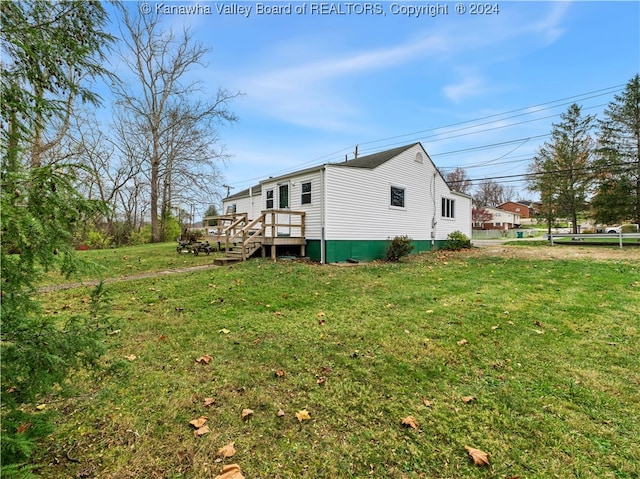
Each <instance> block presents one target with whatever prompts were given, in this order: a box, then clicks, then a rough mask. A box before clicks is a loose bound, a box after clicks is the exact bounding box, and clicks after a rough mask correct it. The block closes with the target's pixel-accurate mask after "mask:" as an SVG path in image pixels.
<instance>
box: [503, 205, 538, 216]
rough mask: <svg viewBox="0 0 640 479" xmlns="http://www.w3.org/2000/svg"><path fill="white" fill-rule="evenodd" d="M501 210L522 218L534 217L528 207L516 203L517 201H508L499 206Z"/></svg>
mask: <svg viewBox="0 0 640 479" xmlns="http://www.w3.org/2000/svg"><path fill="white" fill-rule="evenodd" d="M499 209H501V210H504V211H510V212H512V213H516V214H517V215H519V216H520V218H529V217H531V216H532V214H531V212H530V211H529V207H528V206H527V205H523V204H521V203H516V202H515V201H507V202H506V203H502V204H501V205H500V206H499Z"/></svg>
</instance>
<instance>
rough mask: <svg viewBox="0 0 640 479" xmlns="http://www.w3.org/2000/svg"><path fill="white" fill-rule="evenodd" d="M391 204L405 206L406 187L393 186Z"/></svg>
mask: <svg viewBox="0 0 640 479" xmlns="http://www.w3.org/2000/svg"><path fill="white" fill-rule="evenodd" d="M391 206H397V207H398V208H404V188H398V187H397V186H392V187H391Z"/></svg>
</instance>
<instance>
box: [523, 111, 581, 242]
mask: <svg viewBox="0 0 640 479" xmlns="http://www.w3.org/2000/svg"><path fill="white" fill-rule="evenodd" d="M560 119H561V120H562V121H561V122H560V123H558V124H555V123H554V125H553V128H552V130H551V141H550V142H546V143H545V144H544V145H543V146H542V148H540V150H539V152H538V154H537V155H536V156H535V157H534V159H533V163H532V164H531V165H530V166H529V172H530V173H531V175H530V176H529V178H528V180H527V181H528V187H529V189H530V190H531V191H536V192H538V193H539V194H540V201H541V202H542V205H543V207H542V209H541V214H542V215H543V217H544V218H545V220H546V221H547V224H548V226H549V228H550V227H551V223H552V222H553V221H554V219H555V218H558V217H566V218H569V220H570V221H571V222H572V224H573V232H574V233H577V232H578V214H579V213H580V212H582V211H585V210H586V209H587V201H586V200H587V194H588V191H589V186H590V185H591V182H592V175H591V167H592V162H593V160H592V156H593V141H592V139H591V136H590V131H591V129H592V127H593V120H594V117H593V116H590V115H587V116H583V115H582V112H581V108H580V106H578V105H577V104H575V103H574V104H572V105H571V106H569V109H568V110H567V112H566V113H563V114H562V115H560Z"/></svg>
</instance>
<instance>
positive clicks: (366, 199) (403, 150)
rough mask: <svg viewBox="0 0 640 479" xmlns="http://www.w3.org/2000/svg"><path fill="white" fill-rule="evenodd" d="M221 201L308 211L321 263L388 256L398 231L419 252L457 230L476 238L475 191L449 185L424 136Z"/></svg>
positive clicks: (241, 207) (308, 228) (308, 234)
mask: <svg viewBox="0 0 640 479" xmlns="http://www.w3.org/2000/svg"><path fill="white" fill-rule="evenodd" d="M223 208H224V211H235V212H236V213H247V215H248V217H249V219H252V218H257V217H258V216H259V215H260V214H261V213H262V212H264V211H269V210H276V211H278V214H279V215H282V214H283V211H282V210H284V211H285V213H284V214H285V216H286V211H292V212H294V211H299V212H304V213H305V216H304V221H305V229H304V231H305V233H304V236H305V238H306V255H307V256H309V257H310V258H311V259H313V260H316V261H321V262H323V263H332V262H339V261H345V260H347V259H355V260H371V259H376V258H383V257H385V256H386V245H387V240H388V239H389V238H393V237H395V236H401V235H407V236H409V237H410V238H412V239H413V243H414V252H421V251H428V250H430V249H435V248H440V247H442V246H443V245H444V244H445V242H446V239H447V235H449V233H451V232H453V231H461V232H462V233H464V234H465V235H467V236H468V237H471V197H470V196H468V195H465V194H462V193H459V192H456V191H452V190H451V189H450V188H449V187H448V186H447V184H446V183H445V181H444V179H443V177H442V176H441V174H440V173H439V172H438V170H437V168H436V167H435V165H434V164H433V162H432V161H431V158H429V155H428V154H427V152H426V151H425V150H424V148H423V146H422V145H421V144H420V143H413V144H411V145H406V146H401V147H398V148H394V149H391V150H386V151H382V152H379V153H374V154H372V155H367V156H363V157H360V158H356V159H353V160H350V161H345V162H342V163H328V164H324V165H320V166H316V167H313V168H308V169H304V170H300V171H296V172H294V173H290V174H287V175H283V176H279V177H277V178H269V179H266V180H263V181H261V182H260V184H259V185H257V186H254V187H252V188H249V189H247V190H244V191H241V192H239V193H236V194H234V195H231V196H229V197H227V198H225V199H224V201H223ZM278 223H286V220H282V221H278ZM279 228H280V229H279V230H278V235H283V236H286V235H287V231H286V227H285V228H281V227H279Z"/></svg>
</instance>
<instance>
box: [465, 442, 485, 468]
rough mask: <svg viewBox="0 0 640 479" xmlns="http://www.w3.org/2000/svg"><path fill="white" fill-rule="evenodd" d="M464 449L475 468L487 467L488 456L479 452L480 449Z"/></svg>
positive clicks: (466, 447)
mask: <svg viewBox="0 0 640 479" xmlns="http://www.w3.org/2000/svg"><path fill="white" fill-rule="evenodd" d="M464 448H465V449H466V450H467V452H468V453H469V456H470V457H471V459H473V463H474V464H475V465H476V466H488V465H489V455H488V454H487V453H486V452H484V451H481V450H480V449H476V448H474V447H469V446H464Z"/></svg>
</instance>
